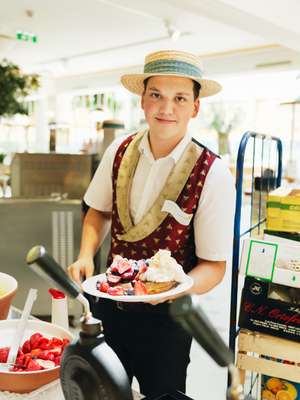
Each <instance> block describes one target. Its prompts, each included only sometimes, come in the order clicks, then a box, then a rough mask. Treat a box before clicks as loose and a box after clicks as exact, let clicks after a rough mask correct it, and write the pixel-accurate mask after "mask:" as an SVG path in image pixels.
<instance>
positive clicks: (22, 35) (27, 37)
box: [16, 31, 37, 43]
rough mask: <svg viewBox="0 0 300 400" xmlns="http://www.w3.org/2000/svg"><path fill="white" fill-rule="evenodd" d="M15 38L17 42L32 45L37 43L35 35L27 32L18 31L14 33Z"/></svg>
mask: <svg viewBox="0 0 300 400" xmlns="http://www.w3.org/2000/svg"><path fill="white" fill-rule="evenodd" d="M16 38H17V40H22V41H24V42H32V43H36V42H37V35H35V34H34V33H29V32H23V31H18V32H17V33H16Z"/></svg>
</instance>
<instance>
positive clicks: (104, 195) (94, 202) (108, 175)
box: [83, 136, 124, 212]
mask: <svg viewBox="0 0 300 400" xmlns="http://www.w3.org/2000/svg"><path fill="white" fill-rule="evenodd" d="M123 140H124V137H123V136H122V137H118V138H117V139H115V140H114V141H113V142H112V143H111V144H110V146H109V147H108V148H107V149H106V151H105V153H104V154H103V157H102V159H101V161H100V164H99V166H98V168H97V170H96V172H95V174H94V176H93V179H92V180H91V182H90V184H89V186H88V188H87V191H86V193H85V195H84V198H83V199H84V201H85V202H86V204H87V205H88V206H90V207H92V208H94V209H96V210H99V211H106V212H110V211H111V210H112V192H113V189H112V169H113V162H114V159H115V155H116V152H117V150H118V147H119V145H120V144H121V142H122V141H123Z"/></svg>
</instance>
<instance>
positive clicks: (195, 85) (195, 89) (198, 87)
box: [143, 77, 201, 100]
mask: <svg viewBox="0 0 300 400" xmlns="http://www.w3.org/2000/svg"><path fill="white" fill-rule="evenodd" d="M149 79H150V77H149V78H146V79H145V80H144V82H143V83H144V93H145V91H146V89H147V84H148V81H149ZM200 90H201V85H200V83H199V82H196V81H194V80H193V93H194V100H197V99H198V97H199V94H200Z"/></svg>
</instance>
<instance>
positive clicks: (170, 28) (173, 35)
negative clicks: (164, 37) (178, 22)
mask: <svg viewBox="0 0 300 400" xmlns="http://www.w3.org/2000/svg"><path fill="white" fill-rule="evenodd" d="M165 27H166V29H167V32H168V35H169V38H170V39H172V40H174V42H175V41H176V40H178V39H179V37H180V36H181V31H180V30H179V29H178V28H177V27H176V26H175V25H174V24H172V23H171V22H170V21H168V20H166V21H165Z"/></svg>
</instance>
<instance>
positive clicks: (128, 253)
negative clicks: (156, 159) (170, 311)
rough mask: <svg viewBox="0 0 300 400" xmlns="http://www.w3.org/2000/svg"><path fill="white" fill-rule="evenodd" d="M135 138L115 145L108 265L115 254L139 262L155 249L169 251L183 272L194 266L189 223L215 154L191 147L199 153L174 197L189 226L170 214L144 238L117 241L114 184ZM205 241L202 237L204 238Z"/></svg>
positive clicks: (119, 229) (118, 228)
mask: <svg viewBox="0 0 300 400" xmlns="http://www.w3.org/2000/svg"><path fill="white" fill-rule="evenodd" d="M134 137H135V135H132V136H129V137H128V138H126V139H125V140H124V141H123V142H122V143H121V145H120V146H119V148H118V150H117V153H116V156H115V159H114V164H113V174H112V178H113V180H112V181H113V206H112V207H113V208H112V226H111V249H110V253H109V257H108V266H109V265H110V264H111V262H112V258H113V257H114V256H115V255H117V254H119V255H121V256H122V257H126V258H128V259H135V260H138V259H142V258H150V257H152V256H153V255H154V254H155V253H156V252H157V251H158V250H159V249H167V250H170V251H171V255H172V257H174V258H175V259H176V260H177V262H178V263H179V264H181V265H182V266H183V269H184V271H185V272H186V273H187V272H189V271H190V270H191V269H193V268H194V266H195V265H196V264H197V256H196V253H195V243H194V229H193V222H194V216H195V212H196V210H197V206H198V203H199V199H200V196H201V192H202V189H203V185H204V182H205V178H206V176H207V173H208V171H209V169H210V167H211V165H212V163H213V162H214V160H215V159H216V157H217V156H216V155H215V154H214V153H212V152H211V151H209V150H208V149H207V148H205V147H203V146H202V145H200V144H199V143H197V142H195V141H193V142H194V145H195V146H201V147H202V148H203V151H202V153H201V155H200V157H199V158H198V160H197V162H196V164H195V166H194V168H193V170H192V173H191V174H190V177H189V178H188V180H187V182H186V184H185V186H184V187H183V190H182V191H181V193H180V195H179V197H178V198H177V201H176V203H177V205H178V206H179V207H180V208H181V209H182V210H183V211H184V212H185V213H188V214H193V217H192V219H191V221H190V223H189V225H182V224H181V223H179V222H178V221H177V220H176V219H175V218H174V217H173V216H172V215H171V214H168V216H167V217H166V218H165V219H164V220H163V222H162V223H161V224H160V225H159V226H158V227H157V228H156V229H155V230H154V231H153V232H152V233H151V234H150V235H149V236H147V237H145V238H144V239H142V240H138V241H136V242H127V241H124V240H119V239H118V238H117V235H118V234H124V233H125V231H124V228H123V226H122V224H121V222H120V219H119V215H118V209H117V202H116V182H117V176H118V170H119V167H120V163H121V159H122V157H123V155H124V153H125V151H126V148H127V146H128V144H129V143H130V142H131V141H132V140H133V138H134ZM204 240H205V238H204Z"/></svg>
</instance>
